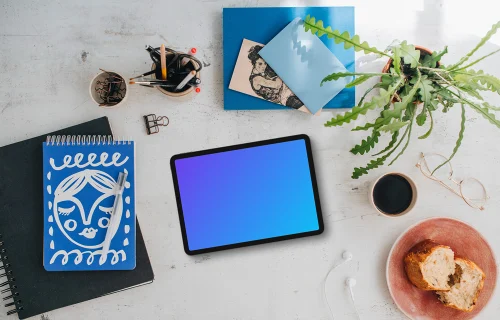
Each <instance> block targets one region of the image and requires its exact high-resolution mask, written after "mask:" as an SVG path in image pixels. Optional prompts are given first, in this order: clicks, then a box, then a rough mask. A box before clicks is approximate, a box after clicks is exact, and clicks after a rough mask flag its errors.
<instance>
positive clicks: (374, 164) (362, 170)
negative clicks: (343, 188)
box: [351, 126, 409, 179]
mask: <svg viewBox="0 0 500 320" xmlns="http://www.w3.org/2000/svg"><path fill="white" fill-rule="evenodd" d="M408 128H409V126H407V127H406V130H405V133H404V134H403V136H402V137H401V140H399V142H398V143H397V144H396V146H395V147H394V148H393V149H392V150H391V151H389V152H388V153H386V154H385V155H384V156H382V157H380V158H378V159H375V160H371V161H370V162H369V163H368V164H367V165H366V166H365V167H357V168H354V170H353V172H352V176H351V178H353V179H358V178H359V177H361V176H362V175H365V174H367V173H368V171H369V170H373V169H375V168H378V167H379V166H381V165H383V164H384V162H385V160H386V159H387V158H388V157H390V155H391V154H392V153H393V152H394V151H395V150H396V149H397V148H398V147H399V145H400V144H401V141H403V139H404V138H405V137H406V134H407V133H408Z"/></svg>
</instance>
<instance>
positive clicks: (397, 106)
mask: <svg viewBox="0 0 500 320" xmlns="http://www.w3.org/2000/svg"><path fill="white" fill-rule="evenodd" d="M417 72H418V78H417V80H416V82H415V84H414V85H413V88H412V89H411V91H410V92H409V93H408V95H406V96H404V97H403V100H402V101H401V102H396V103H394V108H393V109H392V110H385V111H383V112H382V116H383V117H384V118H396V119H399V118H401V114H402V112H403V110H405V109H406V107H407V106H408V104H409V103H411V102H412V101H413V97H414V96H415V94H416V93H417V90H418V88H419V85H420V80H421V77H422V76H421V74H420V71H419V70H418V69H417Z"/></svg>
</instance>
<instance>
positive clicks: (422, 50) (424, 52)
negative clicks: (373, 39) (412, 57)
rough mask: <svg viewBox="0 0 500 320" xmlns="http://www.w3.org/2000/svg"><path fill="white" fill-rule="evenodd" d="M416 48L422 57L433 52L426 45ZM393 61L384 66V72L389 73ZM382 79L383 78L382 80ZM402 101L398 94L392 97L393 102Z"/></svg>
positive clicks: (418, 102) (438, 64) (416, 102)
mask: <svg viewBox="0 0 500 320" xmlns="http://www.w3.org/2000/svg"><path fill="white" fill-rule="evenodd" d="M415 49H417V50H419V51H420V59H422V57H423V56H425V55H430V54H432V51H431V50H429V49H427V48H425V47H421V46H415ZM392 62H393V60H392V59H389V61H387V64H386V65H385V66H384V68H383V69H382V73H389V70H390V68H391V67H392ZM440 65H441V64H440V63H439V61H438V62H437V67H439V66H440ZM381 81H382V80H381ZM398 101H400V99H399V96H398V95H397V94H396V95H395V96H394V98H392V102H393V103H394V102H398ZM414 103H415V104H420V103H422V102H421V101H415V102H414Z"/></svg>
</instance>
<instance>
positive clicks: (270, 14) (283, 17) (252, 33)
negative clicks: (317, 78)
mask: <svg viewBox="0 0 500 320" xmlns="http://www.w3.org/2000/svg"><path fill="white" fill-rule="evenodd" d="M308 14H310V15H311V16H314V17H316V19H320V20H323V21H324V23H325V25H329V26H331V27H332V28H333V29H339V30H342V31H349V34H351V35H353V34H355V32H354V7H289V8H286V7H280V8H272V7H270V8H224V10H223V13H222V15H223V17H222V18H223V29H222V33H223V49H224V109H225V110H270V109H290V108H288V107H285V106H282V105H278V104H275V103H272V102H269V101H266V100H263V99H256V98H255V97H252V96H249V95H246V94H244V93H241V92H237V91H234V90H231V89H229V82H230V81H231V76H232V74H233V70H234V67H235V65H236V61H237V60H238V54H239V52H240V48H241V43H242V41H243V39H249V40H252V41H255V42H259V43H263V44H267V43H268V42H269V41H271V40H272V39H273V38H274V37H275V36H276V35H277V34H278V33H280V31H282V30H283V28H285V27H286V26H287V25H288V24H289V23H290V22H292V21H293V20H294V19H295V18H297V17H300V18H302V19H304V18H305V17H306V16H307V15H308ZM321 41H322V42H323V43H324V44H325V45H326V46H327V48H328V49H329V50H330V51H331V52H332V53H333V54H334V55H335V56H336V57H337V59H339V61H340V62H341V63H342V64H343V65H344V67H345V68H346V69H347V70H349V71H351V72H354V69H355V57H354V49H352V48H351V49H348V50H345V49H344V46H343V44H335V42H334V40H333V39H328V38H327V37H322V38H321ZM318 86H319V84H318ZM354 105H355V91H354V88H348V89H343V90H342V91H341V92H340V93H339V94H338V95H336V96H335V97H334V98H333V99H332V100H330V101H329V102H328V103H327V104H326V105H325V107H324V108H326V109H332V108H352V107H353V106H354Z"/></svg>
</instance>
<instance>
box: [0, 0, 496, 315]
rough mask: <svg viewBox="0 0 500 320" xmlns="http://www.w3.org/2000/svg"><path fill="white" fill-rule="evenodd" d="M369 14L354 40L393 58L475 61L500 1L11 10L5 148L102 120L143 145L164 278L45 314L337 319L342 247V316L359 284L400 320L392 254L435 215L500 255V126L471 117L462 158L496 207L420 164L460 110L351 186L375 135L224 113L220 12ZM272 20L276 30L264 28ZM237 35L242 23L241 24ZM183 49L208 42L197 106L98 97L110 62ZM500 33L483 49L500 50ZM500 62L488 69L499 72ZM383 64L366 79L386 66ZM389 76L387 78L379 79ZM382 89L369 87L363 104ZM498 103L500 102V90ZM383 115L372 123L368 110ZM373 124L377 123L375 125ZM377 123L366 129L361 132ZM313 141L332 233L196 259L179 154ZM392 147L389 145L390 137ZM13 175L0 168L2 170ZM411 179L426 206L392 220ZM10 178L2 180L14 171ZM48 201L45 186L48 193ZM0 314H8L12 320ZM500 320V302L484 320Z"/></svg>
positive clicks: (117, 64) (288, 115)
mask: <svg viewBox="0 0 500 320" xmlns="http://www.w3.org/2000/svg"><path fill="white" fill-rule="evenodd" d="M285 5H286V6H293V5H355V6H356V30H357V33H358V34H360V36H361V38H362V39H363V40H367V41H368V42H369V43H370V45H373V46H377V47H379V48H381V49H383V48H385V47H386V46H387V45H389V44H390V43H391V41H392V39H400V40H404V39H407V40H408V41H409V42H411V43H415V44H420V45H423V46H425V47H428V48H432V49H436V50H437V49H441V48H443V46H444V45H445V44H447V45H449V51H450V54H448V55H447V56H446V57H445V59H444V63H452V62H455V61H456V60H457V59H458V58H459V57H460V56H461V55H463V54H465V53H466V52H468V51H469V50H470V49H471V48H472V47H473V46H474V45H475V44H476V43H477V42H478V41H479V38H480V37H481V36H482V35H484V34H485V33H486V31H487V30H489V28H490V27H491V25H492V24H493V23H494V22H496V21H497V20H498V10H496V9H495V8H496V6H498V4H497V5H495V2H494V1H487V0H476V1H473V2H470V1H430V0H423V1H419V0H416V1H412V2H407V1H405V2H402V1H368V0H363V1H347V0H345V1H312V0H311V1H298V0H295V1H292V0H289V1H285V0H283V1H278V0H275V1H273V0H269V1H257V0H227V1H216V0H201V1H196V0H184V1H173V0H166V1H165V0H164V1H157V0H144V1H132V0H121V1H117V0H104V1H103V0H99V1H93V0H91V1H78V2H77V1H25V0H2V1H1V2H0V146H3V145H6V144H10V143H13V142H17V141H20V140H23V139H26V138H29V137H32V136H35V135H39V134H43V133H46V132H49V131H52V130H56V129H59V128H63V127H66V126H69V125H74V124H77V123H80V122H83V121H87V120H90V119H93V118H97V117H100V116H103V115H106V116H108V117H109V120H110V122H111V125H112V127H113V130H114V133H115V135H116V136H123V137H132V138H133V139H134V140H135V141H136V142H137V165H138V167H137V180H138V181H137V186H138V188H137V211H138V219H139V220H140V224H141V228H142V230H143V233H144V238H145V240H146V244H147V247H148V251H149V255H150V258H151V262H152V264H153V269H154V271H155V274H156V280H155V282H154V283H153V284H151V285H148V286H143V287H140V288H136V289H133V290H129V291H125V292H121V293H118V294H113V295H110V296H106V297H103V298H100V299H96V300H93V301H88V302H85V303H81V304H79V305H75V306H71V307H67V308H64V309H60V310H56V311H53V312H50V313H48V314H45V315H43V316H41V317H39V319H43V320H48V319H51V320H59V319H116V320H118V319H120V320H121V319H168V320H173V319H176V320H179V319H207V320H212V319H213V320H220V319H238V320H250V319H256V320H257V319H330V316H329V311H328V307H327V305H326V302H325V300H324V298H323V292H322V290H323V280H324V277H325V274H326V272H327V271H328V269H329V268H330V266H332V265H333V264H334V263H335V262H338V261H339V259H340V256H341V252H342V251H343V250H344V249H348V250H350V251H352V252H353V254H354V260H353V261H352V262H350V263H349V264H345V265H343V266H341V267H340V268H338V269H336V270H335V271H334V272H333V273H332V274H331V275H330V277H329V278H328V281H327V298H328V300H329V302H330V305H331V306H332V309H333V311H334V313H335V315H336V319H355V317H356V316H355V313H354V308H353V305H352V304H351V303H350V301H349V299H348V295H347V292H346V290H345V287H344V280H345V278H346V277H347V276H353V277H356V278H357V285H356V287H355V288H354V291H355V298H356V307H357V309H358V311H359V314H360V316H361V318H362V319H402V318H404V316H403V314H402V313H401V312H400V311H399V310H398V308H397V307H396V305H395V304H394V303H393V302H392V299H391V297H390V295H389V292H388V289H387V285H386V279H385V262H386V259H387V255H388V253H389V250H390V248H391V246H392V244H393V243H394V241H395V240H396V238H397V237H398V236H399V234H400V233H401V232H403V231H404V230H405V229H406V228H407V227H408V226H410V225H412V224H414V223H416V222H417V221H419V220H421V219H424V218H427V217H434V216H448V217H453V218H457V219H461V220H463V221H466V222H468V223H470V224H471V225H472V226H474V227H476V228H477V229H478V230H479V231H480V232H481V233H482V234H483V235H484V236H485V237H486V238H487V239H488V240H489V242H490V243H491V245H492V247H493V249H494V250H495V252H496V253H497V256H498V257H500V232H499V230H500V229H499V228H500V215H499V212H500V184H499V181H500V165H499V163H500V162H499V161H500V144H499V143H498V141H499V138H500V130H499V129H498V128H495V127H494V126H492V125H491V124H490V123H488V122H487V121H486V120H484V119H483V118H482V117H481V116H479V115H478V114H476V113H475V112H474V111H472V110H468V111H467V122H466V125H467V129H466V131H465V138H464V141H463V143H462V147H461V150H460V151H459V153H458V154H457V156H456V157H455V159H454V160H453V164H454V169H455V173H456V175H457V177H460V178H461V177H467V176H473V177H476V178H478V179H480V180H481V181H482V182H483V183H484V184H485V185H486V187H487V189H488V191H489V194H490V195H491V199H490V201H489V203H488V204H487V209H486V210H485V211H483V212H479V211H476V210H474V209H471V208H470V207H468V206H467V205H466V204H465V203H464V201H463V200H462V199H460V198H459V197H457V196H455V195H454V194H452V193H451V192H449V191H448V190H446V189H444V188H442V187H441V186H439V185H438V184H437V183H435V182H432V181H430V180H428V179H426V178H425V177H424V176H422V175H421V173H420V171H419V170H418V169H417V168H415V163H416V162H417V161H418V157H419V153H420V152H421V151H423V152H433V151H434V152H441V153H444V154H445V155H447V154H450V153H451V152H452V149H453V146H454V143H455V139H456V136H457V134H458V131H459V121H460V112H459V109H458V107H457V108H455V109H454V110H451V111H450V112H449V113H448V114H442V113H435V126H434V132H433V134H432V135H431V137H429V138H428V139H427V140H424V141H421V140H418V139H417V138H416V137H417V136H418V135H421V134H423V133H424V132H425V131H426V130H427V127H418V128H416V130H415V131H416V132H415V134H414V136H413V141H412V142H411V144H410V146H409V147H408V149H407V151H406V153H405V154H404V155H403V156H402V157H401V158H400V159H399V160H398V161H397V162H396V163H395V164H394V165H393V166H392V167H391V168H388V167H383V168H381V169H378V170H377V171H373V172H372V173H371V174H370V175H369V176H365V177H363V178H362V179H360V180H351V178H350V175H351V171H352V168H353V166H361V165H364V164H365V163H366V162H368V157H366V156H364V157H360V156H354V155H352V154H350V153H349V152H348V150H349V149H350V148H351V147H352V146H354V144H355V143H358V142H359V141H360V140H361V139H362V138H365V137H364V136H363V134H360V133H352V132H350V131H349V128H350V127H351V125H349V126H347V127H342V128H324V127H323V123H324V122H325V121H326V120H328V119H329V118H330V117H331V116H332V113H331V112H323V114H322V115H321V116H318V117H311V116H308V115H305V114H303V113H301V112H293V111H272V112H269V111H257V112H246V111H238V112H226V111H224V110H223V108H222V101H223V95H222V89H223V88H222V37H221V28H222V8H223V7H245V6H249V7H250V6H285ZM256 23H265V21H256ZM234 27H235V28H237V27H238V26H237V25H236V26H234ZM161 43H165V44H166V45H168V46H171V47H174V48H177V49H179V50H189V48H191V47H196V48H198V53H197V56H198V58H199V59H201V60H202V61H203V62H204V65H205V68H204V69H203V71H202V79H203V82H204V84H203V86H202V91H201V93H200V94H198V95H197V96H196V97H195V98H194V99H193V100H191V101H188V102H178V101H174V100H169V99H167V98H166V97H165V96H164V95H162V94H161V93H160V92H158V91H156V90H154V89H148V88H143V87H138V86H136V87H132V88H131V91H130V96H129V98H128V100H127V102H126V104H125V105H124V106H122V107H119V108H117V109H112V110H104V109H102V108H99V107H97V106H96V105H94V103H93V102H92V101H91V100H90V96H89V92H88V86H89V82H90V80H91V79H92V77H93V76H94V75H95V74H96V73H97V72H98V68H103V69H108V70H113V71H117V72H119V73H121V74H124V75H126V76H127V77H128V76H130V77H131V76H134V75H137V74H140V73H142V72H145V71H147V70H148V68H149V65H150V59H149V56H148V55H147V53H146V52H145V50H144V45H145V44H151V45H154V46H159V45H160V44H161ZM499 46H500V36H498V35H497V36H496V37H494V38H493V39H492V41H490V42H489V43H487V44H486V45H485V47H484V48H483V49H481V52H480V53H485V52H489V51H493V50H495V49H498V48H499ZM499 62H500V56H498V55H497V56H494V57H492V58H490V59H489V60H484V61H482V62H481V63H480V65H479V68H481V69H485V70H487V71H488V73H491V74H494V75H496V76H500V63H499ZM384 64H385V61H374V62H372V63H369V64H367V63H366V57H364V58H363V56H362V55H357V70H363V71H379V70H381V68H382V66H383V65H384ZM374 81H375V80H374ZM368 85H369V83H365V84H363V86H361V88H360V89H358V99H359V97H360V94H359V93H361V92H363V91H364V88H366V87H367V86H368ZM488 98H489V101H490V102H491V103H492V104H493V105H497V106H500V97H499V96H498V95H488ZM148 113H156V114H158V115H166V116H168V117H169V118H170V126H168V127H167V128H164V129H162V130H161V132H160V134H157V135H153V136H147V135H146V133H145V129H144V125H143V120H142V116H143V115H144V114H148ZM369 116H370V119H373V117H374V114H371V115H369ZM363 119H364V118H363ZM363 119H358V120H357V121H355V123H354V124H352V126H354V125H359V124H362V123H363V122H362V121H363ZM298 133H305V134H308V135H309V136H310V137H311V140H312V143H313V148H314V149H313V150H314V157H315V163H316V168H317V175H318V180H319V181H318V184H319V187H320V192H321V202H322V206H323V212H324V220H325V228H326V231H325V233H324V234H323V235H321V236H317V237H311V238H305V239H298V240H292V241H286V242H281V243H274V244H268V245H261V246H255V247H250V248H244V249H236V250H230V251H225V252H221V253H214V254H207V255H202V256H196V257H189V256H187V255H185V254H184V252H183V248H182V240H181V234H180V228H179V222H178V216H177V209H176V204H175V197H174V191H173V186H172V182H171V173H170V169H169V159H170V157H171V156H172V155H174V154H177V153H180V152H186V151H193V150H198V149H204V148H212V147H219V146H225V145H231V144H236V143H243V142H249V141H255V140H261V139H266V138H273V137H280V136H286V135H292V134H298ZM384 141H385V140H384ZM0 165H1V164H0ZM391 170H394V171H402V172H404V173H406V174H408V175H410V176H411V177H413V178H414V179H415V181H416V183H417V184H418V187H419V202H418V204H417V206H416V208H415V210H414V211H413V212H412V213H411V214H409V215H407V216H405V217H402V218H398V219H387V218H384V217H381V216H378V215H377V214H376V213H375V211H374V210H373V209H372V208H371V207H370V205H369V203H368V199H367V192H368V187H369V185H370V182H371V181H373V179H375V178H376V177H377V176H378V175H380V174H382V173H384V172H388V171H391ZM0 179H1V177H0ZM40 192H41V190H40ZM3 311H6V309H5V308H3V306H0V319H2V320H4V319H10V318H12V319H13V318H14V316H12V317H7V316H6V315H5V312H3ZM498 314H500V293H499V290H497V294H496V295H495V296H494V297H493V299H492V301H491V303H490V304H489V305H488V306H487V307H486V308H485V310H484V312H483V313H482V314H481V315H480V316H479V318H480V319H495V318H497V317H498Z"/></svg>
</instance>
